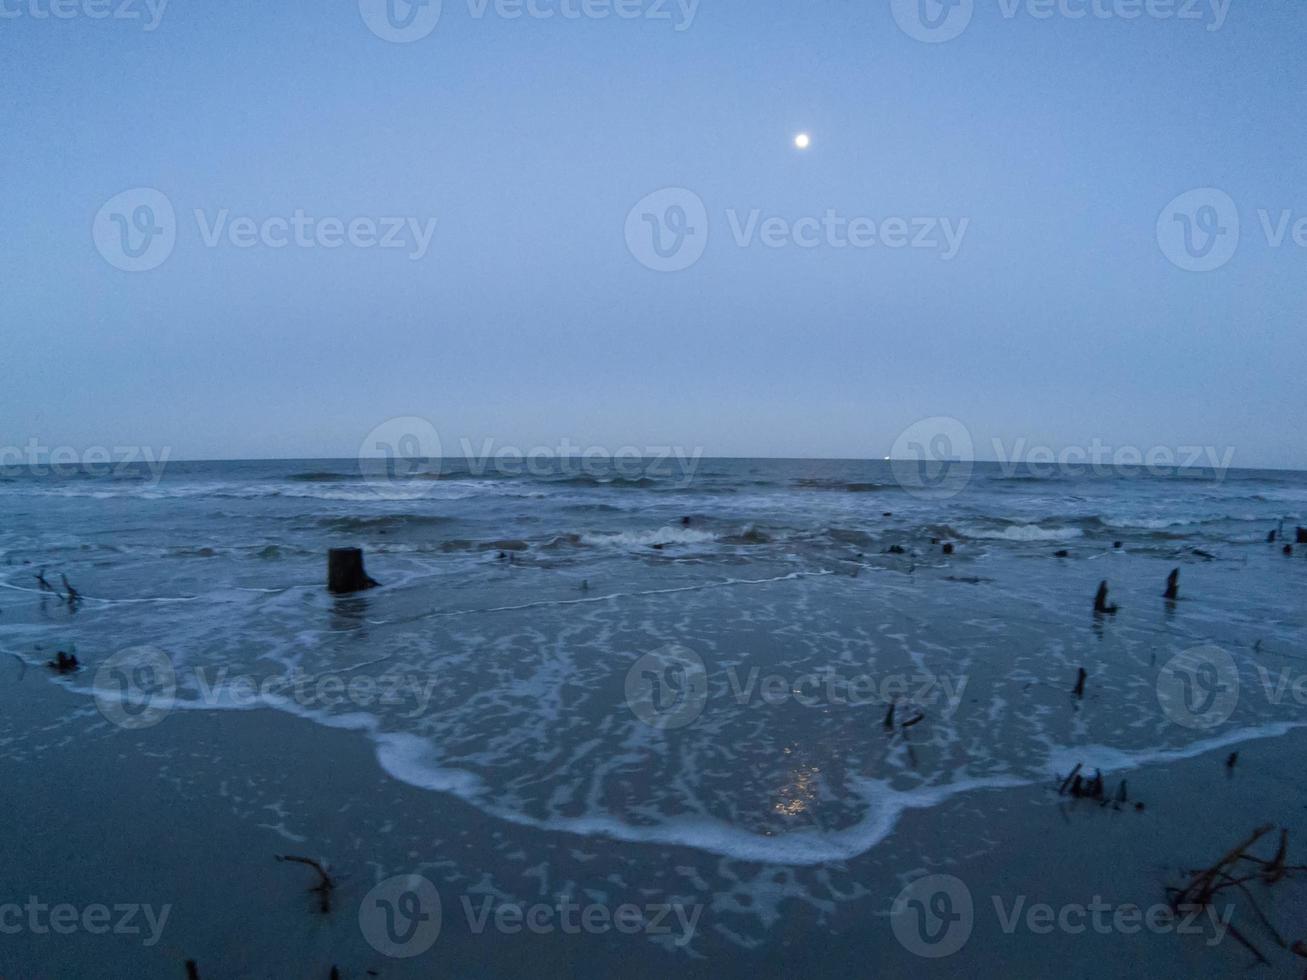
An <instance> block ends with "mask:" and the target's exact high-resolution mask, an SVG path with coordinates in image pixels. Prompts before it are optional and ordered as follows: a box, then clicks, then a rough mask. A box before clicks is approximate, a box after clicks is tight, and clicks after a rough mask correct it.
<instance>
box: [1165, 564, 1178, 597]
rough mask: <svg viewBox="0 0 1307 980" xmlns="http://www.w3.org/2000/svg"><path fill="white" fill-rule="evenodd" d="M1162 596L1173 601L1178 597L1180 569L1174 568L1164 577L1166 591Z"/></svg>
mask: <svg viewBox="0 0 1307 980" xmlns="http://www.w3.org/2000/svg"><path fill="white" fill-rule="evenodd" d="M1162 598H1164V599H1169V600H1171V601H1172V602H1174V601H1175V600H1176V599H1178V598H1180V569H1178V568H1177V569H1176V570H1175V571H1173V572H1172V573H1171V574H1170V575H1168V576H1167V577H1166V592H1165V593H1164V594H1163V596H1162Z"/></svg>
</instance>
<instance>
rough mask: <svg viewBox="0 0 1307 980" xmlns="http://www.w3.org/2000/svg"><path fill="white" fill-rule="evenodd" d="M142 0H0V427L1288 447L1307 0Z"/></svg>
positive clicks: (187, 447) (1300, 339) (195, 453)
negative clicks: (392, 0)
mask: <svg viewBox="0 0 1307 980" xmlns="http://www.w3.org/2000/svg"><path fill="white" fill-rule="evenodd" d="M122 2H123V0H112V3H111V4H107V5H105V7H104V9H105V10H108V11H109V12H110V13H111V14H112V13H113V12H114V11H115V10H119V9H121V11H122V12H123V13H134V14H138V15H139V16H138V17H136V18H135V19H127V18H125V17H120V16H115V15H111V16H109V17H107V18H104V19H98V18H95V17H92V16H90V13H91V12H98V11H99V10H100V9H101V8H100V6H99V5H98V4H97V3H96V2H95V0H69V2H68V3H67V5H65V7H64V8H63V10H64V12H65V13H71V16H68V17H52V16H46V15H47V14H48V13H49V12H50V11H51V7H52V3H53V4H54V5H55V6H56V7H58V6H59V4H58V0H0V61H2V62H3V65H4V68H3V72H4V81H5V84H4V86H3V95H0V134H3V135H2V136H0V139H2V141H3V146H4V150H5V152H4V154H3V157H2V158H0V174H2V175H3V183H4V187H5V204H4V208H3V213H4V217H5V221H4V233H3V235H0V270H3V271H0V297H2V299H0V334H2V335H3V349H4V351H5V355H6V357H7V361H6V363H7V365H8V370H7V372H6V377H5V381H4V385H3V387H0V445H4V446H24V445H27V444H28V443H29V442H30V441H31V440H33V439H35V440H37V441H38V442H39V443H41V444H43V445H46V446H51V447H53V446H64V445H66V446H72V447H75V448H76V449H78V450H82V449H85V448H86V447H90V446H106V447H120V446H129V445H130V446H148V447H154V448H155V449H156V450H157V449H159V448H162V447H168V448H169V449H170V451H171V454H172V456H173V458H238V457H281V456H289V457H319V456H340V457H352V456H354V455H355V454H356V452H357V451H358V447H359V445H360V442H361V441H362V440H363V438H364V437H365V436H366V435H367V433H368V432H369V431H370V430H372V429H373V428H374V427H375V426H377V425H379V424H381V423H383V422H385V421H386V420H387V419H390V418H392V417H396V416H420V417H424V418H427V419H430V420H431V422H432V423H433V424H434V426H435V427H436V429H437V430H438V431H439V433H440V436H441V440H442V442H443V444H444V446H445V448H446V450H447V451H449V450H450V449H451V448H456V447H457V446H458V444H459V441H460V440H461V439H468V440H472V441H474V442H475V443H477V444H478V445H480V444H481V443H482V441H483V440H486V439H493V440H494V441H495V444H496V445H500V446H502V445H517V446H521V447H523V448H529V447H532V446H536V445H546V446H554V445H557V444H558V443H559V442H560V440H562V439H568V440H570V441H571V442H572V443H573V444H579V445H581V446H585V445H598V446H606V447H610V448H612V449H616V448H617V447H620V446H626V445H633V446H663V445H679V446H685V447H701V448H702V449H703V451H704V452H705V454H706V455H710V456H712V455H730V456H847V457H872V458H879V457H881V456H884V455H886V454H888V453H889V452H890V449H891V446H892V445H893V444H894V441H895V439H896V438H897V437H898V435H899V434H900V433H901V432H902V431H903V430H904V429H906V428H907V427H909V426H911V425H912V424H913V423H915V422H917V421H918V420H920V419H923V418H927V417H932V416H949V417H953V418H956V419H958V420H960V421H961V422H962V423H963V424H964V425H965V426H966V427H967V429H968V430H969V431H970V432H971V434H972V436H973V437H974V441H975V444H976V449H977V454H978V455H979V456H981V457H982V458H992V457H993V455H994V454H993V452H992V450H991V446H992V441H993V440H994V439H1000V440H1003V441H1004V442H1005V443H1008V444H1012V443H1014V442H1015V441H1016V440H1021V439H1024V440H1026V441H1027V443H1029V444H1043V445H1048V446H1051V447H1054V448H1061V447H1066V446H1088V445H1091V444H1092V443H1093V442H1094V440H1099V441H1101V442H1102V443H1105V444H1107V445H1109V446H1121V445H1132V446H1137V447H1140V448H1142V449H1144V450H1147V449H1149V448H1150V447H1154V446H1165V447H1177V448H1178V447H1184V446H1191V445H1194V446H1213V447H1219V448H1220V449H1222V450H1223V449H1224V448H1225V447H1233V448H1234V449H1235V451H1236V453H1235V457H1234V460H1233V462H1234V465H1236V466H1276V467H1307V447H1305V446H1304V442H1303V439H1302V433H1303V432H1304V431H1307V387H1305V385H1304V376H1303V365H1304V359H1305V357H1307V345H1305V344H1304V313H1305V312H1307V224H1305V225H1301V226H1297V227H1296V228H1295V224H1296V223H1297V222H1299V221H1300V220H1302V219H1304V218H1307V182H1304V170H1305V167H1307V165H1305V163H1304V161H1305V160H1307V135H1304V127H1303V106H1304V104H1307V84H1305V82H1304V73H1303V50H1304V47H1305V46H1307V10H1305V9H1304V8H1303V7H1302V5H1301V4H1297V3H1265V2H1263V3H1254V2H1234V3H1233V4H1230V5H1229V6H1226V5H1225V3H1224V0H1215V2H1213V0H1201V2H1200V3H1196V4H1193V5H1192V6H1187V0H1177V2H1174V3H1166V2H1160V0H1159V2H1155V3H1147V4H1146V3H1145V2H1144V0H1134V2H1131V0H1097V2H1096V3H1095V4H1093V5H1092V6H1091V2H1090V0H1064V2H1063V3H1062V4H1061V6H1058V5H1055V4H1053V3H1040V2H1035V3H1033V4H1027V3H1017V2H1016V0H976V2H975V4H974V7H972V5H971V4H970V3H969V2H963V3H962V5H961V6H959V7H956V8H945V7H940V6H939V5H938V4H937V3H936V2H935V0H924V3H925V11H926V14H927V16H928V18H929V17H932V16H934V15H936V14H938V15H939V17H940V18H945V17H948V16H953V17H958V18H961V20H954V21H951V22H948V21H945V23H946V27H945V28H943V30H945V31H946V32H948V31H949V30H950V28H949V27H948V26H947V25H949V24H951V25H952V28H956V29H957V30H958V31H960V33H958V35H957V36H956V37H953V38H951V39H947V40H943V39H941V37H940V36H939V34H936V35H935V36H934V37H933V38H931V40H933V41H935V42H937V43H927V42H926V41H923V40H920V39H918V38H915V37H913V36H911V35H910V33H909V31H908V30H905V29H904V28H903V27H901V26H900V23H899V20H898V19H896V16H895V10H894V9H893V5H892V4H891V2H890V0H868V2H846V0H811V2H797V3H760V2H758V0H747V2H746V0H701V2H698V3H691V2H690V0H683V2H681V3H678V2H677V0H669V2H667V3H665V4H664V3H663V2H662V0H622V4H621V6H623V9H624V10H625V11H626V12H628V13H635V14H638V16H634V17H618V16H616V15H615V14H614V15H612V16H608V17H606V18H598V17H594V16H584V15H582V16H568V17H565V16H562V12H563V11H564V10H566V11H569V12H583V11H585V10H589V11H590V13H591V14H593V13H595V12H598V11H613V10H614V9H615V5H614V3H613V2H602V0H591V6H590V7H585V8H583V7H582V5H581V0H536V5H535V9H536V10H537V12H554V13H555V14H556V15H555V16H553V17H550V18H544V17H540V16H533V15H531V14H529V13H525V12H524V13H523V14H522V16H520V17H506V16H503V15H504V14H505V13H511V12H512V11H514V10H517V9H518V7H517V6H514V5H509V4H507V3H506V0H501V2H500V4H499V5H496V4H495V3H494V2H489V3H488V4H483V3H482V2H481V0H445V2H444V5H443V9H442V10H441V12H440V14H441V15H440V18H439V21H438V23H435V24H434V26H433V27H432V26H431V25H430V24H425V25H424V22H423V21H422V20H421V18H426V17H430V16H431V14H432V12H433V9H432V8H430V7H427V8H416V9H414V10H409V8H407V5H405V4H402V3H401V4H398V7H397V9H396V11H392V13H397V14H398V19H397V20H396V21H395V22H396V23H402V22H403V20H404V17H405V16H407V15H408V14H409V13H412V14H413V15H414V17H415V18H417V19H416V20H415V21H414V23H415V24H416V25H417V27H419V28H423V29H424V30H425V29H426V28H428V27H429V28H430V33H429V34H427V35H426V36H423V37H420V38H416V39H409V40H408V42H407V43H394V42H392V41H388V40H385V39H383V38H382V37H380V36H379V33H385V32H386V28H385V24H386V23H388V21H386V20H385V17H386V12H385V10H384V6H385V4H384V3H373V2H372V0H364V4H363V9H360V5H359V3H358V2H357V0H342V2H339V3H334V4H316V3H315V4H309V3H281V4H278V3H267V2H253V0H227V2H224V3H220V4H219V3H204V4H201V3H196V2H193V0H173V2H171V3H168V4H166V5H165V6H164V7H163V8H162V9H161V10H160V8H159V3H158V0H152V2H153V11H152V10H151V6H150V5H147V4H146V2H145V0H129V3H128V5H127V6H126V7H125V8H119V4H121V3H122ZM522 9H523V10H524V11H525V7H523V8H522ZM1081 10H1086V11H1088V12H1087V14H1086V15H1085V16H1083V17H1073V16H1067V13H1068V12H1071V13H1074V12H1076V11H1081ZM1181 10H1186V12H1187V14H1192V16H1188V15H1186V16H1185V17H1183V18H1182V17H1179V16H1176V14H1177V13H1178V12H1179V11H1181ZM1136 11H1142V13H1141V14H1140V16H1138V17H1136V18H1128V17H1127V16H1123V14H1132V13H1134V12H1136ZM1149 11H1151V12H1152V13H1151V14H1150V13H1149ZM1162 11H1165V12H1167V13H1169V14H1171V16H1167V17H1162V16H1160V12H1162ZM914 13H915V3H908V4H905V5H900V8H899V10H898V14H899V16H900V18H910V17H911V16H913V15H914ZM1044 13H1050V14H1051V16H1043V14H1044ZM967 14H970V20H969V22H966V21H965V18H966V15H967ZM1100 15H1101V16H1100ZM378 18H381V20H378ZM369 21H371V22H372V23H373V24H374V26H376V25H378V24H380V25H381V29H380V31H374V30H373V29H372V28H370V27H369ZM963 25H964V26H963ZM909 26H911V23H909ZM916 26H917V28H919V29H920V30H919V31H918V33H920V32H922V31H928V28H926V27H925V26H924V23H923V22H922V21H920V20H918V21H917V22H916ZM151 28H152V29H151ZM394 30H396V31H400V30H402V28H400V27H396V28H394ZM408 30H410V31H412V30H414V28H412V27H410V28H409V29H408ZM800 133H806V134H809V135H810V139H811V145H810V146H809V147H808V148H807V149H802V150H801V149H798V148H797V147H796V146H795V137H796V136H797V135H798V134H800ZM664 188H680V189H683V191H677V192H676V194H677V195H678V196H674V197H666V196H664V197H663V198H659V199H655V200H654V203H653V204H650V205H647V207H644V208H637V204H638V203H640V202H641V201H642V200H643V199H645V198H646V197H647V196H648V195H650V194H653V193H654V192H657V191H659V190H661V189H664ZM140 189H150V190H152V191H155V192H157V195H155V196H151V197H141V196H140V194H139V193H137V194H136V196H131V195H128V196H127V197H125V198H121V199H118V196H119V195H122V194H123V192H129V191H130V192H138V191H139V190H140ZM1196 189H1213V190H1206V191H1203V193H1202V194H1200V195H1199V196H1197V197H1193V196H1191V197H1190V198H1188V199H1186V200H1185V202H1182V203H1181V204H1178V205H1176V206H1175V207H1176V208H1178V211H1177V212H1176V213H1171V212H1170V211H1167V210H1166V209H1168V208H1169V207H1171V205H1172V202H1173V201H1175V200H1176V199H1177V198H1178V197H1179V196H1180V195H1183V194H1186V192H1190V191H1194V190H1196ZM684 192H689V195H690V196H686V194H685V193H684ZM160 198H161V199H162V200H163V201H166V204H167V205H168V206H170V207H171V209H172V210H173V212H174V215H175V217H174V218H173V219H172V220H169V219H168V216H167V215H166V213H165V212H164V210H163V208H161V207H160V206H159V201H160ZM115 199H118V200H117V201H116V203H115ZM696 199H697V200H698V201H701V202H702V206H703V209H704V212H703V215H702V216H700V215H697V214H695V213H694V212H693V208H691V209H690V210H689V211H688V212H686V213H685V219H686V220H685V224H686V225H687V228H688V229H689V230H690V241H689V242H688V245H687V244H686V242H685V241H682V242H681V244H682V246H683V247H688V248H689V249H690V250H691V251H688V252H686V251H677V252H676V254H675V256H674V260H673V263H672V264H683V263H684V264H686V267H685V268H681V269H678V270H676V271H659V270H658V269H656V268H651V267H650V266H651V265H654V266H656V265H658V263H659V261H660V260H659V259H658V256H657V253H656V252H655V251H654V249H653V248H652V246H651V245H650V238H649V236H650V235H651V234H652V231H653V229H654V227H655V225H656V226H657V230H658V231H659V233H660V235H661V236H665V237H662V238H660V247H662V248H664V249H665V250H666V249H672V248H673V246H674V244H675V243H676V240H677V239H676V234H675V232H676V229H677V228H678V227H681V224H682V223H681V222H680V215H681V212H680V211H677V210H676V208H672V209H671V210H668V209H667V206H668V203H669V202H671V203H673V204H676V203H679V202H685V201H690V202H693V201H694V200H696ZM106 205H109V207H108V208H107V209H106ZM143 207H144V208H145V210H142V208H143ZM633 209H636V212H635V214H634V215H632V211H633ZM1186 209H1187V210H1186ZM197 211H198V212H199V215H198V216H197V214H196V212H197ZM297 212H300V213H301V215H302V216H303V220H302V222H301V224H302V225H303V228H302V231H303V234H302V236H301V239H300V242H297V241H296V234H295V231H294V229H293V225H294V221H295V216H296V213H297ZM754 212H757V213H756V215H754V214H753V213H754ZM1180 212H1185V213H1180ZM628 216H630V217H631V221H630V222H628ZM704 218H706V222H705V220H703V219H704ZM769 218H782V219H784V222H783V223H777V222H772V223H771V224H769V225H766V229H769V230H765V229H764V224H765V223H766V222H767V219H769ZM1159 218H1160V220H1159ZM241 219H249V220H241ZM270 219H271V224H269V221H270ZM310 219H311V220H310ZM324 219H328V220H326V221H324ZM358 219H367V220H365V221H362V222H360V221H359V220H358ZM389 219H398V223H396V222H394V221H391V220H389ZM802 219H809V220H807V221H804V220H802ZM893 219H903V221H902V227H904V228H906V229H907V232H906V238H907V239H908V240H909V241H908V243H907V244H904V242H903V241H897V240H896V239H897V238H898V235H897V234H896V231H897V230H898V229H899V227H900V225H899V222H896V221H894V220H893ZM433 220H434V229H433V228H432V226H431V222H432V221H433ZM1186 221H1188V222H1189V223H1190V227H1189V229H1188V230H1189V232H1190V244H1192V245H1193V247H1192V248H1189V249H1187V250H1186V249H1185V248H1184V247H1181V246H1178V245H1177V242H1180V243H1183V242H1184V237H1183V236H1184V231H1185V228H1186ZM333 222H334V223H333ZM851 222H852V223H853V224H852V225H851V224H850V223H851ZM351 224H352V225H353V228H354V236H353V239H354V240H352V241H349V240H345V241H341V239H342V235H343V237H344V238H349V237H350V235H349V232H348V228H349V227H350V226H351ZM705 224H706V227H705ZM853 227H857V228H859V229H860V233H861V235H862V236H863V239H862V240H860V241H858V242H857V243H853V242H851V241H850V234H851V231H850V229H851V228H853ZM288 229H289V230H288ZM342 229H346V231H345V232H343V233H342ZM873 229H874V230H873ZM950 229H951V232H952V235H953V237H952V239H951V240H950V238H949V236H948V234H946V230H950ZM1236 230H1237V232H1238V235H1239V238H1238V245H1237V248H1235V247H1234V238H1233V235H1234V233H1235V231H1236ZM703 231H706V233H707V241H706V249H704V251H703V252H702V255H701V256H699V257H698V258H697V260H696V259H695V252H694V250H695V249H696V247H697V246H696V242H697V245H698V246H701V245H702V244H703V242H702V241H701V240H697V239H696V238H695V237H694V236H698V235H700V234H701V233H702V232H703ZM1159 232H1160V234H1159ZM1295 232H1296V234H1295ZM119 233H121V234H122V235H123V236H125V237H123V238H121V239H115V237H114V236H115V235H117V234H119ZM427 234H429V235H430V237H429V239H427V238H425V237H424V236H425V235H427ZM641 234H644V236H645V237H644V238H643V239H642V238H641ZM142 235H149V236H150V243H152V244H150V248H152V249H154V251H153V252H151V251H149V250H147V251H146V252H145V253H144V256H143V261H144V262H145V264H150V263H151V262H153V261H154V260H155V259H158V262H157V264H155V265H154V267H153V268H149V269H147V270H145V271H127V270H126V269H124V268H123V266H130V265H131V264H132V262H133V261H135V260H134V259H133V258H132V257H131V256H130V255H128V254H127V253H126V252H124V251H123V250H122V249H121V247H120V248H119V249H118V251H117V252H115V241H120V242H128V243H131V242H143V241H144V240H143V239H142V238H141V236H142ZM387 235H388V236H389V237H390V238H391V240H392V241H393V242H394V243H395V244H396V245H397V246H398V247H393V248H392V247H385V248H383V247H379V245H380V241H379V239H381V238H382V237H383V236H387ZM1177 235H1178V236H1180V237H1178V238H1177V237H1176V236H1177ZM173 236H175V241H173V242H171V248H170V250H169V242H170V240H171V239H172V238H173ZM794 236H797V237H798V239H799V240H798V241H797V242H796V241H795V237H794ZM913 239H915V240H917V242H918V244H919V245H920V247H913V246H912V244H911V241H910V240H913ZM872 241H874V244H873V243H872ZM332 242H341V243H340V244H339V247H325V246H326V244H328V243H332ZM282 243H284V244H283V245H282V247H277V246H278V245H279V244H282ZM160 249H162V251H160ZM1183 266H1196V267H1198V268H1200V269H1204V270H1205V271H1192V269H1191V268H1185V267H1183ZM1209 266H1215V267H1214V268H1208V267H1209Z"/></svg>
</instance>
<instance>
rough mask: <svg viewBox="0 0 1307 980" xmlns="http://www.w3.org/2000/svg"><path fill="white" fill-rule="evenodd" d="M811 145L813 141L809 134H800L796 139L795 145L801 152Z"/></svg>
mask: <svg viewBox="0 0 1307 980" xmlns="http://www.w3.org/2000/svg"><path fill="white" fill-rule="evenodd" d="M811 144H812V140H810V139H809V138H808V134H807V133H800V134H799V135H798V136H796V137H794V145H795V146H797V147H798V148H799V149H800V150H806V149H807V148H808V147H809V146H810V145H811Z"/></svg>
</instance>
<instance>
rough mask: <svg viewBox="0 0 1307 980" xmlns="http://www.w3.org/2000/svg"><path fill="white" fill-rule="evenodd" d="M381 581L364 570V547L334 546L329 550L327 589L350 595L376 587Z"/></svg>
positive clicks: (337, 593)
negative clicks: (374, 578)
mask: <svg viewBox="0 0 1307 980" xmlns="http://www.w3.org/2000/svg"><path fill="white" fill-rule="evenodd" d="M380 584H381V583H379V582H377V581H375V580H373V579H372V578H370V577H369V576H368V573H367V572H366V571H364V570H363V549H362V548H332V549H331V550H329V551H328V552H327V589H328V590H329V591H331V592H334V593H335V594H336V595H348V594H349V593H351V592H362V591H363V590H364V589H374V588H376V587H377V586H378V585H380Z"/></svg>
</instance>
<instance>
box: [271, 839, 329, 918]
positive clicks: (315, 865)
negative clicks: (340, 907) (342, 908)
mask: <svg viewBox="0 0 1307 980" xmlns="http://www.w3.org/2000/svg"><path fill="white" fill-rule="evenodd" d="M276 858H277V860H278V861H289V862H291V863H292V864H303V865H305V866H307V867H310V868H312V869H313V870H314V871H316V872H317V873H318V883H317V884H316V885H314V886H313V887H312V888H310V889H309V891H311V892H313V894H315V895H317V896H318V911H320V912H321V913H322V914H323V915H326V914H327V913H328V912H330V911H331V894H332V891H333V889H335V887H336V879H335V878H333V877H332V876H331V874H330V873H329V872H328V871H327V869H326V868H325V867H323V865H322V862H321V861H315V860H313V858H306V857H300V856H299V855H297V854H278V855H276Z"/></svg>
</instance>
